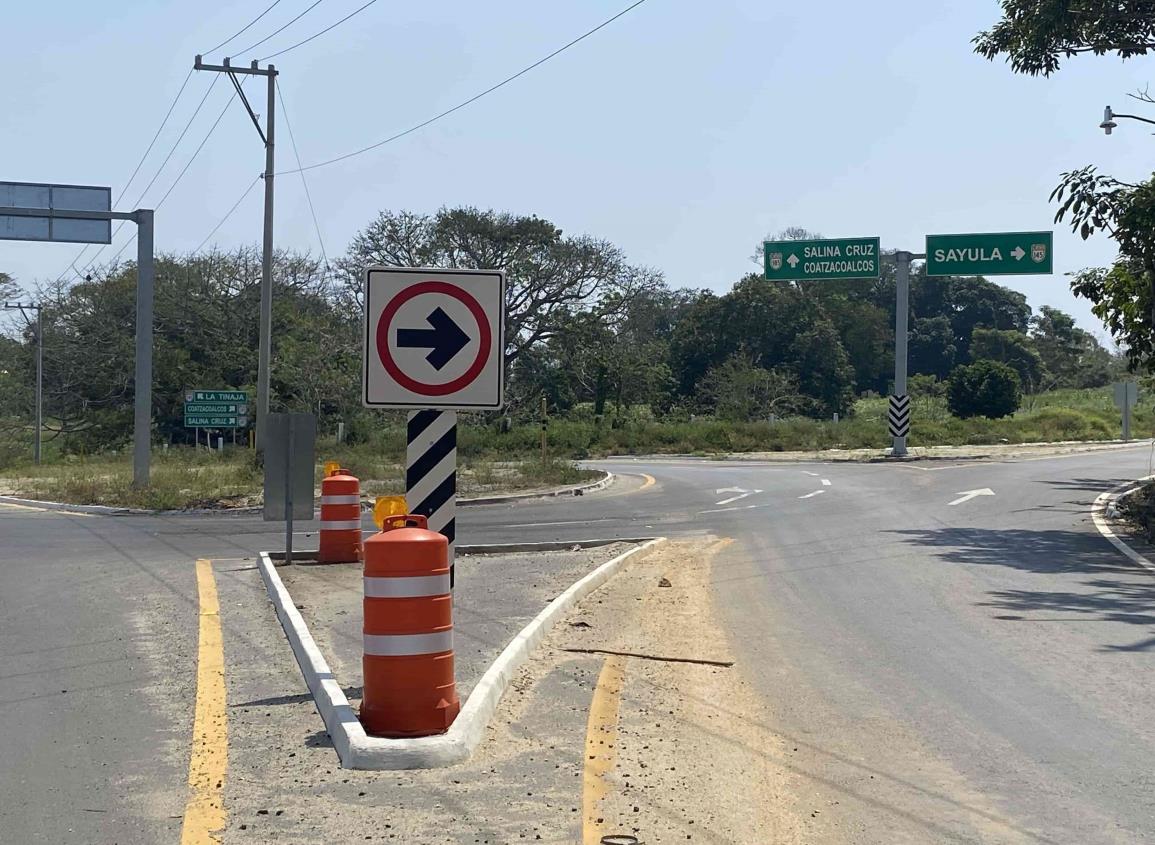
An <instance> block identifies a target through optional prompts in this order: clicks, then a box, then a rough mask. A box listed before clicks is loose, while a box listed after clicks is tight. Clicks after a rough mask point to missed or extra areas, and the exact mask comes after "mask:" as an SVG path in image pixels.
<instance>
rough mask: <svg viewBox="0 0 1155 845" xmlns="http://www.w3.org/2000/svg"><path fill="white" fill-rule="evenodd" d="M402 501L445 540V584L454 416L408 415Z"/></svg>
mask: <svg viewBox="0 0 1155 845" xmlns="http://www.w3.org/2000/svg"><path fill="white" fill-rule="evenodd" d="M405 501H406V503H407V504H408V505H409V512H410V513H413V514H420V515H421V516H424V517H426V518H427V519H428V520H429V530H430V531H436V532H438V533H439V534H444V535H445V537H446V539H447V540H449V583H450V586H452V584H453V551H454V539H455V537H456V531H457V526H456V521H455V520H456V516H457V412H456V411H411V412H410V413H409V420H408V424H407V426H406V437H405Z"/></svg>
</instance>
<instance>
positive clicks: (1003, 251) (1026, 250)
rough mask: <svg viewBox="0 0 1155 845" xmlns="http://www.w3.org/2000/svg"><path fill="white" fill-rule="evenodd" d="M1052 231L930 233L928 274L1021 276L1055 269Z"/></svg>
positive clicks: (927, 244) (1051, 271)
mask: <svg viewBox="0 0 1155 845" xmlns="http://www.w3.org/2000/svg"><path fill="white" fill-rule="evenodd" d="M1052 247H1053V235H1052V233H1051V232H993V233H987V234H971V235H927V236H926V274H927V275H928V276H1021V275H1026V274H1030V273H1041V274H1049V273H1053V272H1054V261H1053V256H1052V254H1051V253H1052V252H1053V249H1052Z"/></svg>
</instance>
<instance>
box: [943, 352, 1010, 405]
mask: <svg viewBox="0 0 1155 845" xmlns="http://www.w3.org/2000/svg"><path fill="white" fill-rule="evenodd" d="M1021 399H1022V391H1021V389H1020V385H1019V375H1018V373H1016V372H1015V371H1014V370H1013V369H1012V368H1011V367H1009V366H1007V365H1006V364H1000V363H999V362H998V361H975V362H974V363H973V364H964V365H962V366H960V367H955V368H954V370H953V371H952V372H951V374H950V379H949V382H948V384H947V404H948V405H949V406H950V410H951V413H953V414H954V415H955V416H957V417H961V418H963V419H966V418H967V417H990V418H991V419H998V418H999V417H1007V416H1010V415H1011V414H1013V413H1014V412H1015V411H1016V410H1018V407H1019V402H1020V400H1021Z"/></svg>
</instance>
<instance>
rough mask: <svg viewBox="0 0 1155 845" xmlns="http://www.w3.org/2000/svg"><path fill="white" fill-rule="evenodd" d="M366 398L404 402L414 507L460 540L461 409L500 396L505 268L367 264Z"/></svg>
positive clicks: (496, 405)
mask: <svg viewBox="0 0 1155 845" xmlns="http://www.w3.org/2000/svg"><path fill="white" fill-rule="evenodd" d="M362 357H363V371H362V376H363V377H362V400H363V402H364V404H365V406H366V407H368V408H405V409H408V410H409V411H410V413H409V419H408V424H407V426H406V450H405V464H406V466H405V493H406V501H408V502H409V507H410V512H411V513H414V514H421V515H422V516H425V517H427V518H428V520H429V528H430V530H432V531H437V532H440V533H441V534H444V535H445V537H446V539H448V540H449V565H450V578H451V579H452V575H453V552H454V545H455V544H454V540H455V538H456V521H455V515H456V503H457V413H456V412H457V411H482V410H489V411H496V410H500V409H501V407H502V406H503V405H504V404H505V273H504V272H503V271H501V270H440V269H434V268H421V267H369V268H367V269H366V271H365V342H364V350H363V356H362Z"/></svg>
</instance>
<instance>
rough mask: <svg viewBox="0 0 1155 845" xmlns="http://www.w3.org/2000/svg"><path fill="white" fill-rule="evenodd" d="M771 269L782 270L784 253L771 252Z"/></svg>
mask: <svg viewBox="0 0 1155 845" xmlns="http://www.w3.org/2000/svg"><path fill="white" fill-rule="evenodd" d="M770 269H771V270H781V269H782V253H780V252H772V253H770Z"/></svg>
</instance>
